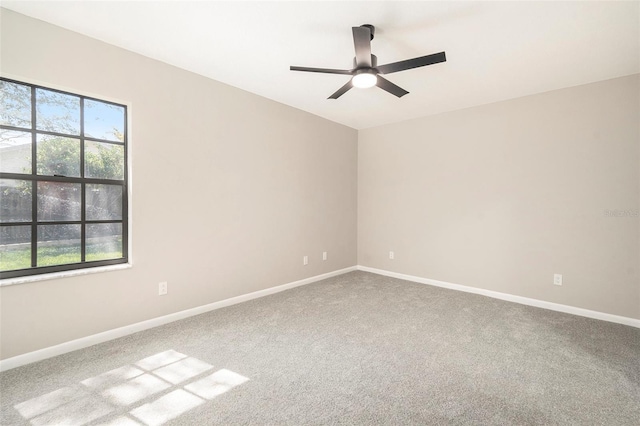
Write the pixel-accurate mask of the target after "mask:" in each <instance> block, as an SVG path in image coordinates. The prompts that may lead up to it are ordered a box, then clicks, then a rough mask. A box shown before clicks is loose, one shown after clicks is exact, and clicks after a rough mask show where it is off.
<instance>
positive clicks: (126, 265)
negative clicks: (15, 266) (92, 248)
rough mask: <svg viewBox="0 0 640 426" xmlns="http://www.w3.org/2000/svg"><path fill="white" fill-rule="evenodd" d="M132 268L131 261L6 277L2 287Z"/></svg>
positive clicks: (1, 284)
mask: <svg viewBox="0 0 640 426" xmlns="http://www.w3.org/2000/svg"><path fill="white" fill-rule="evenodd" d="M129 268H131V263H122V264H118V265H109V266H97V267H95V268H86V269H75V270H73V271H62V272H52V273H50V274H40V275H29V276H26V277H17V278H6V279H4V280H0V287H4V286H9V285H15V284H25V283H33V282H36V281H45V280H55V279H59V278H67V277H75V276H77V275H88V274H97V273H100V272H111V271H119V270H121V269H129Z"/></svg>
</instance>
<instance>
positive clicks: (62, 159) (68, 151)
mask: <svg viewBox="0 0 640 426" xmlns="http://www.w3.org/2000/svg"><path fill="white" fill-rule="evenodd" d="M36 152H37V156H38V158H37V160H38V161H37V168H38V174H39V175H49V176H53V175H62V176H73V177H80V139H73V138H64V137H62V136H51V135H40V134H39V135H38V136H37V151H36Z"/></svg>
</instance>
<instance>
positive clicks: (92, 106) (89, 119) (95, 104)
mask: <svg viewBox="0 0 640 426" xmlns="http://www.w3.org/2000/svg"><path fill="white" fill-rule="evenodd" d="M84 135H85V136H88V137H92V138H96V139H106V140H109V141H116V142H124V108H123V107H121V106H116V105H111V104H107V103H105V102H99V101H94V100H91V99H85V101H84Z"/></svg>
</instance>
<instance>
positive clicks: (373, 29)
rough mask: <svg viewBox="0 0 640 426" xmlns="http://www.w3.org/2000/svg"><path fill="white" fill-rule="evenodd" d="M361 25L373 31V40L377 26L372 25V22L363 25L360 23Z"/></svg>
mask: <svg viewBox="0 0 640 426" xmlns="http://www.w3.org/2000/svg"><path fill="white" fill-rule="evenodd" d="M360 26H361V27H364V28H369V31H371V40H373V36H374V35H375V33H376V27H374V26H373V25H371V24H362V25H360Z"/></svg>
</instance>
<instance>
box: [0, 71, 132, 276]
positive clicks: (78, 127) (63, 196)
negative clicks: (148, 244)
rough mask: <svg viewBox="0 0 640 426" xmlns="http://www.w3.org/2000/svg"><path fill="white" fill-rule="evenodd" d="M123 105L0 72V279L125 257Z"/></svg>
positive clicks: (101, 263) (122, 260)
mask: <svg viewBox="0 0 640 426" xmlns="http://www.w3.org/2000/svg"><path fill="white" fill-rule="evenodd" d="M127 211H128V210H127V107H126V106H124V105H119V104H115V103H113V102H107V101H103V100H99V99H94V98H90V97H87V96H81V95H76V94H73V93H67V92H62V91H59V90H54V89H49V88H46V87H41V86H36V85H32V84H26V83H22V82H19V81H14V80H9V79H5V78H0V278H13V277H21V276H26V275H36V274H43V273H47V272H59V271H68V270H75V269H82V268H89V267H95V266H106V265H113V264H118V263H126V262H127V258H128V253H127V249H128V244H127V242H128V235H127V221H128V217H127Z"/></svg>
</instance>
